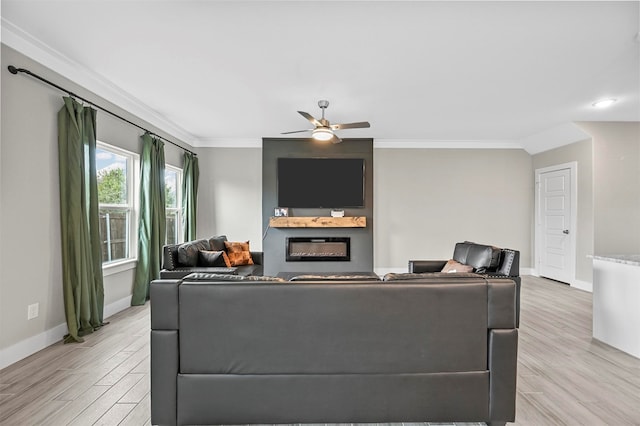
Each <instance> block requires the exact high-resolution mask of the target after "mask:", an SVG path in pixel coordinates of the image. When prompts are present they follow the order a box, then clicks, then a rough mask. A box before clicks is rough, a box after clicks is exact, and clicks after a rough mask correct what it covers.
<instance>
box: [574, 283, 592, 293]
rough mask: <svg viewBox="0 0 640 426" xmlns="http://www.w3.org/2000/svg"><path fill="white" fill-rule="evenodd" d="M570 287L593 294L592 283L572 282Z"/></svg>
mask: <svg viewBox="0 0 640 426" xmlns="http://www.w3.org/2000/svg"><path fill="white" fill-rule="evenodd" d="M571 287H573V288H577V289H578V290H584V291H588V292H589V293H593V283H590V282H588V281H581V280H574V281H573V282H572V283H571Z"/></svg>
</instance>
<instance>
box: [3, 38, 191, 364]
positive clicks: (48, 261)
mask: <svg viewBox="0 0 640 426" xmlns="http://www.w3.org/2000/svg"><path fill="white" fill-rule="evenodd" d="M10 64H12V65H15V66H17V67H22V68H27V69H29V70H30V71H32V72H35V73H37V74H39V75H41V76H43V77H44V78H46V79H48V80H50V81H53V82H55V83H57V84H59V85H61V86H63V87H65V88H67V89H70V90H72V91H74V92H76V93H77V94H78V95H80V96H83V97H86V98H88V99H91V100H93V101H95V102H96V103H98V104H99V105H101V106H104V107H106V108H109V109H111V110H113V111H114V112H116V113H118V114H120V115H122V116H124V117H126V118H128V119H130V120H132V121H136V122H138V123H140V124H141V125H143V126H144V127H146V128H148V129H150V130H152V131H156V132H157V133H158V134H160V135H163V133H162V132H160V131H159V130H157V129H154V128H153V127H152V126H150V125H147V124H146V123H144V122H142V121H140V120H138V119H136V118H135V117H133V116H131V115H130V114H128V113H127V112H126V111H122V110H120V109H118V108H117V107H115V106H113V105H111V104H109V103H108V102H106V101H104V100H102V99H100V98H99V97H97V96H96V95H94V94H92V93H90V92H88V91H87V90H85V89H83V88H81V87H78V86H77V85H75V84H74V83H72V82H70V81H68V80H67V79H65V78H63V77H61V76H60V75H58V74H56V73H53V72H52V71H50V70H49V69H47V68H45V67H43V66H41V65H40V64H38V63H36V62H34V61H32V60H30V59H28V58H27V57H25V56H24V55H22V54H20V53H18V52H16V51H14V50H13V49H11V48H9V47H7V46H5V45H4V44H3V45H2V69H1V70H0V77H1V79H2V106H1V110H2V112H1V116H2V145H0V149H1V155H0V161H1V167H0V176H1V178H0V185H1V186H0V198H1V199H2V204H1V206H0V208H1V212H0V233H1V241H0V355H2V356H9V355H11V354H14V353H17V352H16V351H18V352H19V351H20V350H21V349H20V348H18V349H16V348H15V347H13V348H11V347H12V346H13V345H15V344H17V343H18V342H24V341H27V340H28V339H29V338H33V339H35V340H34V341H36V343H34V344H35V345H37V344H38V343H37V342H42V341H45V340H46V339H49V338H51V336H49V334H47V333H49V332H50V331H51V330H55V331H56V333H58V331H59V330H60V329H61V327H60V326H61V325H62V324H64V322H65V318H64V310H63V301H62V272H61V258H60V214H59V212H60V206H59V190H58V151H57V121H56V117H57V113H58V111H59V109H60V108H61V107H62V96H63V94H62V93H60V92H59V91H58V90H56V89H54V88H52V87H49V86H47V85H45V84H43V83H41V82H39V81H37V80H35V79H33V78H31V77H29V76H26V75H12V74H10V73H9V72H8V70H7V66H8V65H10ZM141 134H142V131H140V130H139V129H137V128H135V127H133V126H131V125H129V124H126V123H123V122H121V121H120V120H117V119H115V118H113V117H111V116H109V115H108V114H106V113H103V112H98V117H97V135H98V139H99V140H100V141H103V142H106V143H109V144H112V145H115V146H118V147H121V148H124V149H127V150H130V151H133V152H137V153H140V152H141V147H142V145H141V142H140V139H139V137H140V135H141ZM172 140H175V139H172ZM185 146H186V144H185ZM165 152H166V159H167V163H169V164H172V165H175V166H177V167H182V151H181V150H180V149H178V148H175V147H173V146H172V145H168V144H167V145H166V148H165ZM131 266H134V265H131ZM132 283H133V269H126V270H124V271H122V272H119V273H115V274H112V275H109V276H107V277H106V278H105V305H107V306H108V305H110V304H113V303H118V302H122V300H123V299H126V298H128V297H129V296H130V294H131V286H132ZM32 303H39V304H40V315H39V316H38V317H37V318H35V319H32V320H29V321H28V320H27V305H29V304H32ZM65 330H66V328H65V329H64V330H63V332H64V331H65ZM58 334H59V335H56V336H53V338H54V339H58V338H62V332H60V333H58ZM27 346H28V345H27ZM8 348H11V349H10V350H8ZM7 354H9V355H7ZM2 356H0V358H1V357H2ZM0 362H2V359H0Z"/></svg>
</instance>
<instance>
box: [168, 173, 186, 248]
mask: <svg viewBox="0 0 640 426" xmlns="http://www.w3.org/2000/svg"><path fill="white" fill-rule="evenodd" d="M164 168H165V170H171V171H173V172H176V176H177V178H176V207H175V208H168V207H166V206H165V207H166V212H165V216H167V215H168V214H169V212H170V211H175V213H176V233H177V234H178V235H176V243H183V242H184V241H183V240H184V232H183V226H182V179H183V178H184V177H183V171H182V169H181V168H179V167H175V166H172V165H169V164H165V166H164ZM166 243H167V236H166V235H165V244H166Z"/></svg>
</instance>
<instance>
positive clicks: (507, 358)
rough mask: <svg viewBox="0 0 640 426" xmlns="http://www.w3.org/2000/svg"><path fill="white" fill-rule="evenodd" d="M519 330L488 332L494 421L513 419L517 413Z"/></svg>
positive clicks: (491, 408) (490, 387)
mask: <svg viewBox="0 0 640 426" xmlns="http://www.w3.org/2000/svg"><path fill="white" fill-rule="evenodd" d="M517 371H518V330H517V329H498V330H490V332H489V377H490V379H489V380H490V381H489V401H490V402H489V417H490V418H491V420H492V422H496V423H497V422H513V421H514V420H515V417H516V378H517Z"/></svg>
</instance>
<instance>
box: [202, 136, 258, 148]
mask: <svg viewBox="0 0 640 426" xmlns="http://www.w3.org/2000/svg"><path fill="white" fill-rule="evenodd" d="M193 146H194V147H195V148H262V138H201V139H196V140H194V141H193Z"/></svg>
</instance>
